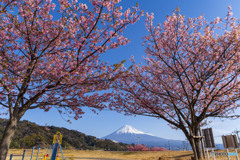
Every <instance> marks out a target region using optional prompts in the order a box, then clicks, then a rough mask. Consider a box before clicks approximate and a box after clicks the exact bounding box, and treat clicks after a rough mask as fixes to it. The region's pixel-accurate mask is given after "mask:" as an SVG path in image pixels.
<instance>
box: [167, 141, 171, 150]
mask: <svg viewBox="0 0 240 160" xmlns="http://www.w3.org/2000/svg"><path fill="white" fill-rule="evenodd" d="M170 148H171V146H170V142H169V141H168V149H169V150H171V149H170Z"/></svg>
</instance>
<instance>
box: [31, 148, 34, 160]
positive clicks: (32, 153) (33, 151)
mask: <svg viewBox="0 0 240 160" xmlns="http://www.w3.org/2000/svg"><path fill="white" fill-rule="evenodd" d="M34 148H35V147H33V149H32V154H31V159H30V160H32V158H33V152H34Z"/></svg>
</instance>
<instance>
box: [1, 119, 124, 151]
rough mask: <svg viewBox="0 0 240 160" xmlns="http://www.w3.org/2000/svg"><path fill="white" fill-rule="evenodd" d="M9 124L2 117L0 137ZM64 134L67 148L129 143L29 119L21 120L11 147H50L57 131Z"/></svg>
mask: <svg viewBox="0 0 240 160" xmlns="http://www.w3.org/2000/svg"><path fill="white" fill-rule="evenodd" d="M6 125H7V120H6V119H0V139H1V137H2V135H3V131H4V128H5V127H6ZM58 131H59V132H61V134H62V135H63V139H62V148H66V149H73V148H75V149H90V150H93V149H104V150H127V146H128V145H127V144H123V143H115V142H113V141H110V140H101V139H98V138H96V137H93V136H88V135H85V134H83V133H81V132H78V131H76V130H68V129H66V128H60V127H55V126H39V125H37V124H35V123H32V122H29V121H26V120H24V121H20V122H19V124H18V130H17V131H16V133H15V135H14V137H13V140H12V143H11V145H10V148H32V147H33V146H38V145H39V146H40V147H42V148H48V147H50V145H51V144H52V141H53V135H54V134H56V132H58Z"/></svg>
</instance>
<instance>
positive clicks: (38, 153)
mask: <svg viewBox="0 0 240 160" xmlns="http://www.w3.org/2000/svg"><path fill="white" fill-rule="evenodd" d="M37 149H38V152H37V158H36V160H38V154H39V146H38V147H37Z"/></svg>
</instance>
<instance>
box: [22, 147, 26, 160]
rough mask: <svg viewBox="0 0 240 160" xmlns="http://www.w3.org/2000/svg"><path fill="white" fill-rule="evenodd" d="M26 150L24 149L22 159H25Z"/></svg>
mask: <svg viewBox="0 0 240 160" xmlns="http://www.w3.org/2000/svg"><path fill="white" fill-rule="evenodd" d="M25 152H26V150H25V149H24V151H23V155H22V160H24V157H25Z"/></svg>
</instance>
